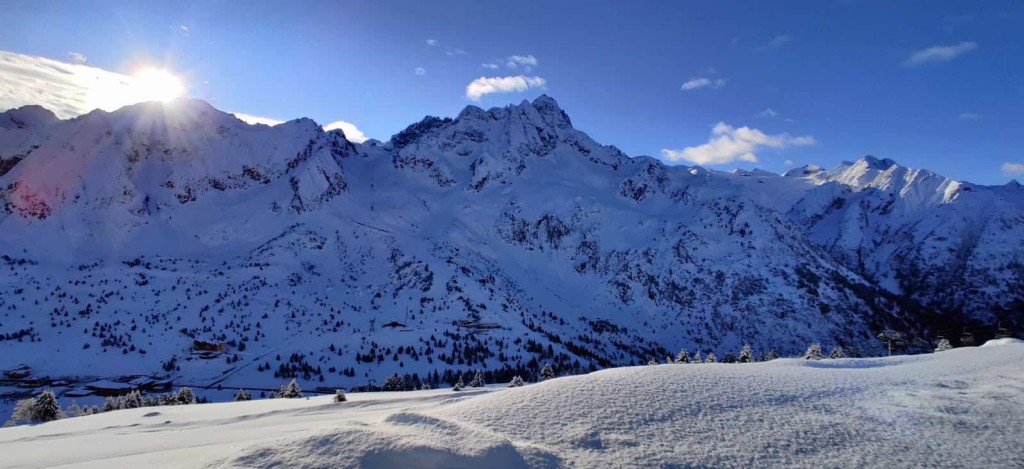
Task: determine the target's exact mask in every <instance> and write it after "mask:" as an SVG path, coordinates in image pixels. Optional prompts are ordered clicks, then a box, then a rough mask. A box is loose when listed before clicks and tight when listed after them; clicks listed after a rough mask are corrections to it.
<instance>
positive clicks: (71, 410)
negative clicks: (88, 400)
mask: <svg viewBox="0 0 1024 469" xmlns="http://www.w3.org/2000/svg"><path fill="white" fill-rule="evenodd" d="M87 412H88V408H86V409H85V410H82V408H81V407H78V403H77V402H75V401H73V400H72V401H71V405H69V406H68V410H65V411H64V413H65V414H67V416H68V417H81V416H83V415H89V414H88V413H87Z"/></svg>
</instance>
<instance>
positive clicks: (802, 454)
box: [0, 340, 1024, 469]
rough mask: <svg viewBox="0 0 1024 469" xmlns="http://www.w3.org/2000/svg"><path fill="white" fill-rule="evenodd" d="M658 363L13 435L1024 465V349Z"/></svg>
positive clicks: (254, 447) (169, 449) (40, 449)
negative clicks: (1023, 440)
mask: <svg viewBox="0 0 1024 469" xmlns="http://www.w3.org/2000/svg"><path fill="white" fill-rule="evenodd" d="M1002 342H1003V343H1002V344H999V345H1000V346H991V347H968V348H960V349H955V350H951V351H947V352H940V353H934V354H926V355H916V356H894V357H888V358H873V359H837V360H820V361H808V360H801V359H779V360H775V361H771V362H764V363H754V364H699V365H658V366H641V367H631V368H617V369H609V370H603V371H598V372H595V373H591V374H588V375H582V376H575V377H566V378H557V379H553V380H549V381H545V382H543V383H539V384H533V385H528V386H525V387H521V388H509V389H505V388H501V387H491V388H487V389H485V390H483V391H475V392H463V393H455V392H453V391H449V390H433V391H413V392H405V393H370V394H361V393H350V394H349V395H348V397H349V401H348V402H345V403H333V402H330V400H331V397H328V396H324V397H318V398H312V399H275V400H258V401H249V402H241V403H224V404H205V405H194V406H179V407H157V408H143V409H133V410H126V411H115V412H110V413H106V414H100V415H96V416H88V417H80V418H73V419H66V420H60V421H56V422H51V423H46V424H41V425H34V426H22V427H14V428H7V429H0V454H2V455H3V466H4V467H12V468H22V467H57V466H61V467H255V468H271V467H324V468H327V467H365V468H373V467H423V468H434V467H436V468H458V467H488V468H492V469H497V468H509V467H965V466H972V467H1010V466H1013V465H1014V464H1019V463H1020V461H1022V460H1024V448H1022V447H1021V445H1020V444H1019V441H1018V440H1019V438H1020V435H1022V434H1024V343H1021V342H1020V341H1013V340H1003V341H1002Z"/></svg>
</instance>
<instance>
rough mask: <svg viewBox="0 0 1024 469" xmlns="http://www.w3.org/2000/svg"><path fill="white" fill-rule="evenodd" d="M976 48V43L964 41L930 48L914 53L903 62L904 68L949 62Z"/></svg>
mask: <svg viewBox="0 0 1024 469" xmlns="http://www.w3.org/2000/svg"><path fill="white" fill-rule="evenodd" d="M977 48H978V43H976V42H971V41H964V42H961V43H959V44H954V45H952V46H932V47H929V48H927V49H921V50H919V51H916V52H914V53H913V54H911V55H910V57H909V58H907V60H906V61H904V62H903V66H905V67H916V66H918V65H924V64H927V63H933V62H949V61H950V60H953V59H955V58H957V57H960V56H961V55H964V54H966V53H968V52H971V51H973V50H975V49H977Z"/></svg>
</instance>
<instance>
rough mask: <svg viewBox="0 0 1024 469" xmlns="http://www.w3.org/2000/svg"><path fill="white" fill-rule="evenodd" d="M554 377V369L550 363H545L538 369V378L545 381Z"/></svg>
mask: <svg viewBox="0 0 1024 469" xmlns="http://www.w3.org/2000/svg"><path fill="white" fill-rule="evenodd" d="M554 377H555V369H554V368H552V367H551V364H550V363H545V364H544V368H542V369H541V370H540V380H541V381H547V380H549V379H551V378H554Z"/></svg>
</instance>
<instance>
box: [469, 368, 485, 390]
mask: <svg viewBox="0 0 1024 469" xmlns="http://www.w3.org/2000/svg"><path fill="white" fill-rule="evenodd" d="M486 384H487V383H486V382H485V381H484V375H483V373H481V372H480V370H476V374H475V375H473V380H472V381H470V382H469V387H471V388H482V387H484V385H486Z"/></svg>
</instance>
